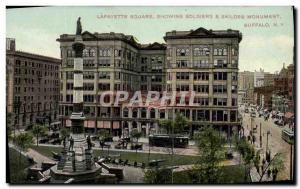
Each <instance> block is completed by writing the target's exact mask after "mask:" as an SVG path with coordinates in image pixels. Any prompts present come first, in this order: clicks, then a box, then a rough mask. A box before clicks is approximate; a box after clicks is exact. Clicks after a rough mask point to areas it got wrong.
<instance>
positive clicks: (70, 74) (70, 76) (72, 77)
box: [66, 72, 74, 79]
mask: <svg viewBox="0 0 300 189" xmlns="http://www.w3.org/2000/svg"><path fill="white" fill-rule="evenodd" d="M66 74H67V79H74V74H73V72H66Z"/></svg>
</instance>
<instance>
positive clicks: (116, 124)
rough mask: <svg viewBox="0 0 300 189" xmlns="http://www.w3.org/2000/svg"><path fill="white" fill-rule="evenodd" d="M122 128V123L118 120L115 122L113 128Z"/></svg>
mask: <svg viewBox="0 0 300 189" xmlns="http://www.w3.org/2000/svg"><path fill="white" fill-rule="evenodd" d="M119 128H120V123H119V122H118V121H114V122H113V129H119Z"/></svg>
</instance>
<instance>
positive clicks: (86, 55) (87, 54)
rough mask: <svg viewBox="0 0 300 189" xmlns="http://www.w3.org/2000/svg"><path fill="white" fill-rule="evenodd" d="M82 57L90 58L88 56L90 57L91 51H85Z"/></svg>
mask: <svg viewBox="0 0 300 189" xmlns="http://www.w3.org/2000/svg"><path fill="white" fill-rule="evenodd" d="M82 56H83V57H88V56H89V51H88V49H83V52H82Z"/></svg>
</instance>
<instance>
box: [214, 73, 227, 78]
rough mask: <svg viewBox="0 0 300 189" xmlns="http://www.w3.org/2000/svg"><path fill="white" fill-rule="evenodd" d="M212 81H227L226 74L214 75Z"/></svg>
mask: <svg viewBox="0 0 300 189" xmlns="http://www.w3.org/2000/svg"><path fill="white" fill-rule="evenodd" d="M214 80H227V72H217V73H214Z"/></svg>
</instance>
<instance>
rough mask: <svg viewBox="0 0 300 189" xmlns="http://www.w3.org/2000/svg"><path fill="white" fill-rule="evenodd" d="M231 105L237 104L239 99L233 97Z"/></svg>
mask: <svg viewBox="0 0 300 189" xmlns="http://www.w3.org/2000/svg"><path fill="white" fill-rule="evenodd" d="M231 106H237V99H236V98H233V99H232V100H231Z"/></svg>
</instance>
